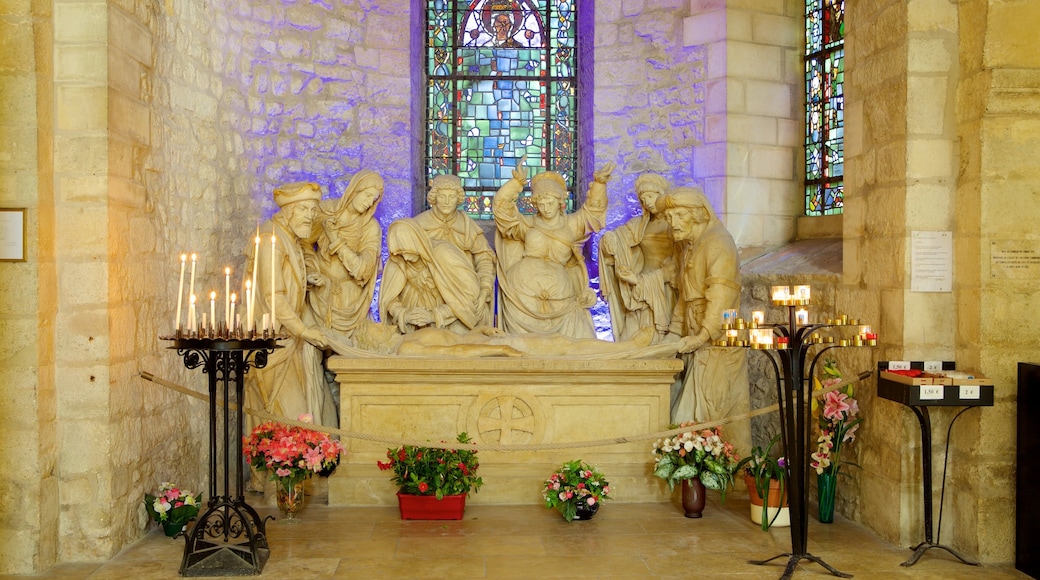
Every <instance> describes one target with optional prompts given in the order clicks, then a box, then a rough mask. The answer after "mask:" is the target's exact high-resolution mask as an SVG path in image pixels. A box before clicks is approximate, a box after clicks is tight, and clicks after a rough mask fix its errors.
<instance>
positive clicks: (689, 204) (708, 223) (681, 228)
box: [657, 187, 751, 453]
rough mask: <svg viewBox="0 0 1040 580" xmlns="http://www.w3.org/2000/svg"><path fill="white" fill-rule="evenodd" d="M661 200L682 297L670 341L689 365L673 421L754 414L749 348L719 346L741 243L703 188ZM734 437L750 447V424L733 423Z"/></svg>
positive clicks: (734, 301)
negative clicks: (675, 251) (751, 409)
mask: <svg viewBox="0 0 1040 580" xmlns="http://www.w3.org/2000/svg"><path fill="white" fill-rule="evenodd" d="M657 203H658V209H660V210H661V211H663V212H664V215H665V219H667V220H668V223H669V225H671V227H672V236H673V237H674V239H675V241H676V242H677V243H678V244H679V250H678V254H677V256H676V268H677V271H678V272H677V275H676V278H677V280H676V286H677V289H678V298H677V301H676V304H675V309H674V310H673V312H672V321H671V325H670V326H669V330H668V336H667V337H666V340H673V341H674V340H677V341H678V342H679V347H678V350H679V352H680V353H682V354H683V355H684V356H683V360H684V362H685V363H686V370H685V372H684V377H683V379H682V381H681V385H678V387H679V388H678V389H677V390H678V392H675V389H673V396H672V420H673V421H674V422H676V423H678V422H682V421H690V420H693V421H697V422H703V421H710V420H714V419H722V418H725V417H729V416H733V415H738V414H742V413H747V412H748V409H749V405H750V402H749V399H750V397H749V393H748V376H747V375H748V370H747V356H746V353H745V352H744V349H742V348H726V347H716V346H712V341H715V340H719V339H721V338H724V336H725V332H724V331H723V329H722V313H723V311H725V310H730V309H739V308H740V263H739V260H738V259H737V247H736V244H735V243H734V242H733V237H732V236H731V235H730V234H729V232H728V231H726V228H725V226H723V225H722V222H721V221H719V219H718V217H717V216H716V215H715V211H714V210H713V209H712V207H711V203H710V202H709V201H708V198H707V197H706V196H705V195H704V192H703V191H701V189H700V188H695V187H674V188H672V189H669V190H668V191H667V192H666V194H665V195H664V197H662V198H661V199H659V200H658V202H657ZM727 438H728V439H729V440H730V441H731V442H732V443H733V444H734V445H735V446H736V447H737V449H738V450H739V451H740V452H741V453H747V452H748V449H749V448H750V443H751V427H750V423H749V422H748V421H741V422H739V423H735V424H731V425H728V426H727Z"/></svg>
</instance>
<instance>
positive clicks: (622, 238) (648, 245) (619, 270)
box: [599, 173, 675, 340]
mask: <svg viewBox="0 0 1040 580" xmlns="http://www.w3.org/2000/svg"><path fill="white" fill-rule="evenodd" d="M666 189H668V182H667V181H666V180H665V179H664V178H663V177H661V176H660V175H656V174H653V173H644V174H642V175H640V176H639V177H638V178H636V193H637V195H638V196H639V204H640V205H641V206H642V208H643V213H642V215H638V216H636V217H634V218H632V219H630V220H628V221H627V222H626V223H625V224H623V225H621V226H620V227H618V228H617V229H614V230H611V231H609V232H606V233H604V234H603V237H602V238H600V241H599V274H600V291H601V292H602V293H603V299H604V300H605V301H606V302H607V305H608V306H609V307H610V323H611V326H612V327H613V331H614V340H626V339H628V338H630V337H631V336H632V335H634V334H635V333H637V332H639V330H640V329H642V328H648V327H650V328H653V329H654V330H655V331H656V333H657V338H658V339H660V338H663V337H664V336H665V334H666V333H667V332H668V326H669V324H670V322H671V316H672V309H673V307H674V306H675V289H674V288H673V287H672V284H673V283H674V277H675V260H674V258H673V254H674V246H675V242H674V241H673V240H672V230H671V227H670V226H669V225H668V221H667V220H666V219H665V217H664V214H663V213H662V212H660V211H659V210H658V209H657V200H658V198H659V197H660V196H661V195H663V194H664V192H665V190H666Z"/></svg>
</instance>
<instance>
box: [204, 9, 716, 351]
mask: <svg viewBox="0 0 1040 580" xmlns="http://www.w3.org/2000/svg"><path fill="white" fill-rule="evenodd" d="M423 6H424V3H423V1H422V0H387V1H380V2H374V1H364V2H354V1H339V2H333V1H331V0H324V1H315V2H298V1H291V0H281V1H267V2H264V3H263V4H262V5H257V3H256V2H250V1H247V0H225V1H224V2H223V8H222V9H218V10H215V11H214V16H213V18H214V19H215V21H214V29H215V31H216V32H215V35H216V38H215V39H214V40H213V43H214V45H215V47H214V50H215V52H217V53H218V54H217V55H215V56H214V57H213V58H214V60H215V61H216V62H215V66H217V67H218V68H220V69H221V71H220V73H221V75H222V76H223V78H224V85H223V86H222V87H221V89H222V90H221V94H220V97H219V104H218V105H217V118H218V122H219V125H220V134H221V135H220V138H221V139H222V140H223V141H224V143H223V148H224V149H226V150H227V151H228V153H229V155H230V157H231V160H230V161H229V162H228V164H227V165H228V167H227V174H226V175H225V176H223V177H222V178H221V181H224V182H226V185H222V186H220V189H226V190H230V191H232V192H233V193H234V198H235V199H243V198H246V199H251V203H250V204H248V205H249V207H250V208H251V210H249V209H244V208H241V207H240V204H238V203H237V202H220V201H218V202H217V203H218V205H219V204H221V203H225V204H226V203H231V204H235V205H233V206H232V207H229V208H224V209H220V210H218V213H221V214H225V213H226V214H228V215H232V216H233V217H232V220H231V222H232V223H231V225H227V226H225V227H226V228H228V229H229V231H228V232H227V235H229V236H236V235H238V234H241V235H242V237H243V239H244V238H247V237H248V234H246V233H245V232H249V231H251V230H252V229H253V228H254V227H255V220H256V218H257V217H258V216H257V214H259V217H260V218H261V219H266V218H268V217H270V215H271V214H273V213H274V212H275V211H276V210H277V207H276V206H275V205H274V202H273V200H272V198H271V192H272V191H273V190H274V189H275V188H276V187H277V186H279V185H280V184H283V183H287V182H292V181H304V180H306V181H315V182H317V183H319V184H320V185H321V186H322V187H323V189H324V190H325V195H326V196H327V197H339V196H340V195H341V194H342V192H343V189H344V187H345V185H346V183H347V181H348V180H349V179H350V176H351V175H353V174H354V173H355V172H356V171H358V170H359V169H371V170H374V171H377V172H379V173H380V174H381V175H383V177H384V179H385V180H386V193H385V196H384V199H383V201H382V204H381V206H380V210H379V211H378V213H377V217H378V219H379V221H380V223H381V224H382V226H383V227H384V229H385V228H386V226H387V225H389V223H390V222H391V221H393V220H395V219H397V218H400V217H407V216H411V215H414V213H415V211H416V208H417V207H418V206H419V205H421V202H420V201H418V200H421V196H423V195H424V194H425V187H424V186H423V184H422V180H421V177H420V176H421V170H420V167H421V150H420V145H421V134H420V131H421V130H422V127H421V126H420V125H421V119H422V114H421V113H422V108H423V107H424V106H425V100H424V99H423V91H422V86H421V76H420V73H419V71H420V70H421V66H422V62H421V58H422V54H421V49H420V48H419V47H421V46H422V42H421V36H420V34H419V33H418V32H417V31H420V32H421V27H422V18H423V10H422V9H423ZM578 9H579V10H581V11H582V18H581V20H580V23H579V25H580V26H581V29H580V32H579V34H580V41H579V42H580V43H581V44H582V46H583V54H584V56H583V58H582V59H581V61H580V63H579V65H580V67H581V68H580V72H579V74H580V75H581V77H582V80H583V86H584V96H585V98H586V99H588V102H587V103H586V105H585V106H584V107H583V109H582V110H581V112H580V113H579V114H580V117H581V120H580V122H581V127H580V144H581V145H580V146H581V147H582V148H583V153H582V155H583V157H584V161H585V163H583V165H582V174H583V175H582V176H581V178H582V179H581V183H582V185H581V186H580V188H581V191H579V195H582V194H583V193H584V189H585V187H586V185H585V184H587V182H588V180H589V179H590V178H591V175H592V172H593V171H594V170H595V168H597V167H601V166H603V165H604V164H605V163H607V162H614V163H616V164H617V165H618V167H617V169H616V170H615V172H614V180H613V181H612V182H611V184H610V185H609V186H608V188H609V194H610V196H611V199H610V204H609V207H608V218H607V221H608V224H607V227H608V228H614V227H616V226H618V225H620V224H621V223H623V222H624V221H626V220H628V219H629V218H631V217H632V216H633V215H635V214H637V213H639V201H638V199H637V198H636V196H635V192H634V182H635V179H636V177H637V176H638V175H639V174H640V173H643V172H645V171H655V172H658V173H661V174H663V175H664V176H665V177H667V178H668V179H669V180H670V182H672V183H673V184H675V185H690V184H694V183H695V180H694V179H693V176H694V172H693V165H692V163H693V161H692V160H693V155H692V153H693V148H694V147H695V146H697V145H699V144H700V143H701V142H702V141H703V135H704V117H705V115H704V95H705V86H704V82H703V76H704V74H703V73H704V65H705V63H704V60H705V52H704V50H703V48H701V47H686V46H683V43H682V38H683V35H682V23H683V18H684V17H685V16H687V14H688V3H687V2H682V1H677V0H662V1H659V2H623V3H618V2H613V1H609V2H608V1H602V0H601V1H599V2H594V1H592V0H586V1H584V2H579V3H578ZM238 230H240V231H238ZM598 238H599V236H595V237H594V239H593V240H592V241H591V242H590V243H589V246H588V248H587V253H588V257H589V264H590V268H591V270H592V271H591V272H590V274H591V275H592V277H593V278H594V279H596V280H598V271H597V268H596V261H595V256H596V250H597V246H596V244H597V242H598ZM596 319H597V324H598V325H599V326H600V327H601V332H600V334H601V336H604V337H605V336H609V321H607V320H606V308H605V305H604V304H602V303H601V304H600V305H599V306H598V307H597V309H596Z"/></svg>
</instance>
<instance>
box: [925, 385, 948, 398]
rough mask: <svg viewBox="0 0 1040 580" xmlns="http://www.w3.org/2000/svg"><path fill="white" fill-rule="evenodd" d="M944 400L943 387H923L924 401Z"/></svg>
mask: <svg viewBox="0 0 1040 580" xmlns="http://www.w3.org/2000/svg"><path fill="white" fill-rule="evenodd" d="M942 398H943V386H942V385H921V400H922V401H938V400H941V399H942Z"/></svg>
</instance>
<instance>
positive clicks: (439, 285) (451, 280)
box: [379, 219, 490, 334]
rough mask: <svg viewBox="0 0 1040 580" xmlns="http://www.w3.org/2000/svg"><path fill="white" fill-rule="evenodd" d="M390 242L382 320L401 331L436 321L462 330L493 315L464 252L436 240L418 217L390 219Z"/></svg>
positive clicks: (381, 300) (381, 294)
mask: <svg viewBox="0 0 1040 580" xmlns="http://www.w3.org/2000/svg"><path fill="white" fill-rule="evenodd" d="M485 243H486V242H485ZM386 245H387V249H388V250H389V252H390V256H389V257H388V258H387V261H386V268H385V269H384V272H383V282H382V285H381V287H380V291H379V318H380V320H382V321H384V322H386V323H388V324H391V325H393V326H396V327H397V328H398V330H399V331H400V332H402V333H408V332H413V331H415V330H418V329H420V328H424V327H433V328H444V329H448V330H452V331H454V332H457V333H460V334H462V333H466V332H469V331H470V330H471V329H474V328H477V327H478V326H485V325H486V323H487V321H488V320H490V312H489V310H488V307H489V303H488V302H486V301H482V300H481V298H482V296H483V294H484V286H483V284H482V283H481V280H480V278H479V277H478V275H477V272H476V271H475V270H474V268H473V263H472V261H471V260H470V258H469V257H468V255H467V254H466V253H465V252H462V251H460V250H459V248H457V247H456V246H454V245H453V244H451V243H449V242H443V241H442V242H437V241H435V240H432V239H431V238H430V237H429V236H428V235H427V234H426V231H425V230H423V228H422V227H421V226H420V224H419V221H418V220H416V219H400V220H397V221H395V222H393V223H392V224H390V227H389V228H388V229H387V234H386Z"/></svg>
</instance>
